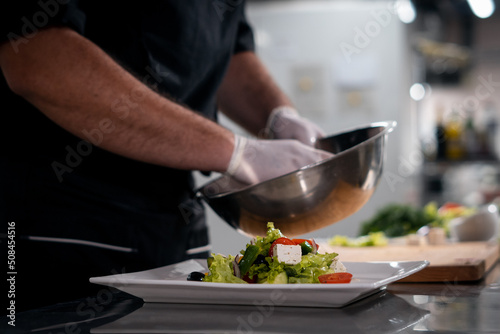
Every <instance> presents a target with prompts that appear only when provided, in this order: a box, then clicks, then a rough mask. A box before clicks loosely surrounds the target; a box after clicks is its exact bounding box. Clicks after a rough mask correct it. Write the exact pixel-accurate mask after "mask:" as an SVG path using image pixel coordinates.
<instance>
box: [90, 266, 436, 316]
mask: <svg viewBox="0 0 500 334" xmlns="http://www.w3.org/2000/svg"><path fill="white" fill-rule="evenodd" d="M344 265H345V266H346V268H347V271H348V272H350V273H351V274H352V275H353V279H352V281H351V283H348V284H230V283H208V282H193V281H188V280H187V276H188V274H189V273H191V272H193V271H200V272H207V271H208V269H207V266H206V260H189V261H184V262H180V263H177V264H173V265H169V266H165V267H160V268H156V269H152V270H146V271H140V272H135V273H129V274H119V275H112V276H102V277H92V278H90V282H92V283H96V284H101V285H106V286H111V287H114V288H117V289H120V290H122V291H124V292H127V293H129V294H131V295H134V296H136V297H139V298H142V299H143V300H144V301H145V302H159V303H183V304H186V303H187V304H223V305H254V304H255V303H256V302H263V301H265V302H268V303H272V304H273V305H281V306H301V307H342V306H345V305H347V304H350V303H352V302H355V301H357V300H359V299H362V298H364V297H366V296H368V295H371V294H373V293H375V292H377V291H380V290H382V289H385V288H386V287H387V285H388V284H389V283H392V282H395V281H397V280H399V279H402V278H404V277H407V276H409V275H411V274H413V273H415V272H417V271H420V270H422V269H423V268H425V267H426V266H427V265H429V262H427V261H399V262H344Z"/></svg>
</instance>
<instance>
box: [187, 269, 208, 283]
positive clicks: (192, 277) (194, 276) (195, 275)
mask: <svg viewBox="0 0 500 334" xmlns="http://www.w3.org/2000/svg"><path fill="white" fill-rule="evenodd" d="M204 277H205V274H204V273H200V272H199V271H193V272H192V273H191V274H189V275H188V277H187V280H188V281H197V282H201V281H203V278H204Z"/></svg>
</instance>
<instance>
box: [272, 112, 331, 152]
mask: <svg viewBox="0 0 500 334" xmlns="http://www.w3.org/2000/svg"><path fill="white" fill-rule="evenodd" d="M267 124H268V126H267V128H268V136H269V138H271V139H297V140H298V141H300V142H302V143H304V144H306V145H309V146H314V144H315V143H316V140H317V139H318V138H321V137H324V135H325V134H324V132H323V130H322V129H321V128H320V127H319V126H317V125H316V124H314V123H313V122H311V121H309V120H308V119H306V118H304V117H301V116H300V115H299V113H298V112H297V111H296V110H295V109H294V108H291V107H288V106H283V107H278V108H275V109H274V110H273V111H272V113H271V115H270V116H269V120H268V123H267Z"/></svg>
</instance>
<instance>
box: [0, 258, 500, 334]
mask: <svg viewBox="0 0 500 334" xmlns="http://www.w3.org/2000/svg"><path fill="white" fill-rule="evenodd" d="M107 289H108V288H107ZM8 321H9V319H8V318H6V317H2V322H1V324H0V332H1V333H26V332H32V333H53V334H59V333H74V334H80V333H336V332H339V333H414V332H418V333H422V332H436V333H500V264H499V263H497V264H496V265H495V266H494V267H493V269H492V270H491V271H490V272H489V273H488V274H487V275H486V276H485V277H484V278H483V279H482V280H481V281H478V282H474V283H467V284H463V283H460V282H442V283H432V284H430V283H429V284H421V283H394V284H391V285H389V286H388V288H387V289H386V290H385V291H381V292H378V293H376V294H375V295H372V296H369V297H367V298H365V299H363V300H360V301H358V302H355V303H353V304H351V305H348V306H345V307H343V308H299V307H283V306H279V307H278V306H273V305H270V304H266V303H265V302H259V301H255V303H254V304H253V305H249V306H234V305H231V306H230V305H201V304H160V303H143V301H142V300H141V299H138V298H135V297H133V296H130V295H127V294H125V293H121V292H110V291H109V290H103V292H102V293H100V294H97V295H96V296H93V297H88V298H84V299H81V300H76V301H74V302H70V303H64V304H58V305H54V306H50V307H45V308H41V309H37V310H32V311H28V312H23V313H18V314H16V321H15V324H16V326H15V327H12V326H9V325H8Z"/></svg>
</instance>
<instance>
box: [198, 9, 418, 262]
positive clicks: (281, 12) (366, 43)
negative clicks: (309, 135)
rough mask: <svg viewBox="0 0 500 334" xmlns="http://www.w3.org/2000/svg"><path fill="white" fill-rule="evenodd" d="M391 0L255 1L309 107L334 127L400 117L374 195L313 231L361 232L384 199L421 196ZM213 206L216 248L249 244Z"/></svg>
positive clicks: (276, 62)
mask: <svg viewBox="0 0 500 334" xmlns="http://www.w3.org/2000/svg"><path fill="white" fill-rule="evenodd" d="M390 4H391V2H387V1H370V2H365V1H311V0H306V1H289V2H283V1H266V2H253V3H249V4H248V8H247V15H248V18H249V21H250V23H251V24H252V25H253V27H254V31H255V34H256V40H257V53H258V54H259V56H260V57H261V58H262V60H263V61H264V63H265V64H266V65H267V66H268V68H269V70H270V71H271V73H272V74H273V76H274V77H275V79H276V81H277V82H278V84H279V85H280V86H281V88H282V89H283V90H284V91H285V92H286V93H287V94H288V95H289V96H290V97H291V99H292V101H293V102H294V103H295V104H296V106H297V107H298V109H299V111H300V112H301V114H302V115H304V116H306V117H308V118H310V119H312V120H313V121H315V122H317V123H318V124H320V125H321V126H322V127H323V129H324V130H325V131H326V132H327V133H328V134H333V133H335V132H338V131H341V130H344V129H347V128H350V127H355V126H358V125H361V124H367V123H370V122H374V121H382V120H396V121H398V124H399V125H398V128H397V129H396V130H395V131H394V132H393V133H392V134H391V135H390V136H389V141H388V146H387V160H386V162H387V164H386V169H385V172H384V173H385V174H384V177H383V179H382V180H381V182H380V184H379V187H378V189H377V191H376V192H375V194H374V195H373V197H372V199H371V200H370V201H369V202H368V203H367V204H366V205H365V207H363V208H362V209H361V210H360V211H359V212H357V213H356V214H354V215H352V216H351V217H348V218H346V219H345V220H343V221H341V222H338V223H336V224H334V225H332V226H330V227H327V228H324V229H322V230H319V231H315V232H312V233H310V234H308V235H307V236H311V237H315V238H327V237H330V236H333V235H334V234H344V235H350V236H355V235H357V233H358V230H359V226H360V224H361V222H362V221H363V220H365V219H367V218H369V217H371V216H372V215H373V214H374V213H375V211H376V210H377V209H378V208H380V207H381V206H383V205H384V204H386V203H388V202H406V201H410V200H412V199H413V198H416V194H415V193H414V192H415V189H414V186H413V181H412V180H413V178H412V175H411V172H414V171H416V170H417V169H418V165H419V161H418V158H419V151H418V150H417V148H416V146H415V142H414V133H415V131H414V129H413V128H412V126H411V124H412V123H411V118H412V117H414V114H413V115H412V112H414V110H413V109H412V108H413V106H412V105H411V104H410V100H409V97H408V89H409V87H410V83H411V65H410V59H409V51H408V49H409V47H408V41H407V36H406V26H405V25H404V24H403V23H401V22H400V21H399V19H398V17H397V16H396V15H395V14H394V12H393V10H392V7H391V6H390ZM412 110H413V111H412ZM221 122H222V124H224V125H225V126H227V127H229V128H231V129H233V130H234V131H237V132H240V130H239V128H238V127H236V126H235V125H234V124H232V123H231V122H230V121H228V120H227V119H225V118H223V117H222V120H221ZM389 176H391V178H389ZM198 180H199V182H201V183H203V182H205V181H206V180H203V179H201V178H199V179H198ZM208 214H209V215H208V217H209V226H210V228H211V238H212V244H213V250H214V251H215V252H220V253H235V252H238V251H239V250H240V249H242V248H244V245H245V243H246V242H247V241H248V238H247V237H245V236H242V235H239V234H237V233H236V232H234V230H233V229H232V228H230V227H228V226H227V224H225V223H224V222H222V221H221V219H220V218H219V217H217V216H216V215H215V214H214V213H213V212H212V211H211V210H210V209H209V210H208Z"/></svg>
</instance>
